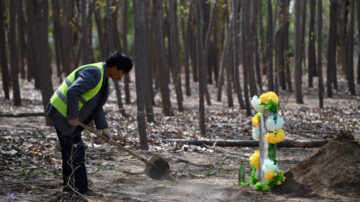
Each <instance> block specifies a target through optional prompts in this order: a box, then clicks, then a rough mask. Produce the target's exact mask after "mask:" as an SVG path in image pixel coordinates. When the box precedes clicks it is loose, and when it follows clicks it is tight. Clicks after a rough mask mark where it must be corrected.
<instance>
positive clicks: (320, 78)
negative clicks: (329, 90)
mask: <svg viewBox="0 0 360 202" xmlns="http://www.w3.org/2000/svg"><path fill="white" fill-rule="evenodd" d="M317 23H318V34H317V35H318V37H317V40H318V49H317V52H318V53H317V56H318V63H317V72H318V83H319V107H320V109H322V108H323V107H324V84H323V76H322V1H321V0H318V13H317Z"/></svg>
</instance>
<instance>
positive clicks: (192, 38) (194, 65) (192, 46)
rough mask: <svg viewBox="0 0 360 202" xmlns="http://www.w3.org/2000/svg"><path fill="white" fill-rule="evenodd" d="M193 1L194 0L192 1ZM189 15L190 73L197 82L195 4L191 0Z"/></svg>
mask: <svg viewBox="0 0 360 202" xmlns="http://www.w3.org/2000/svg"><path fill="white" fill-rule="evenodd" d="M194 2H195V1H194ZM189 15H191V19H192V21H191V26H190V27H191V29H190V32H191V35H190V36H189V37H190V41H191V42H190V47H189V48H190V55H191V63H192V64H191V66H192V73H193V80H194V82H198V69H197V68H198V64H197V63H198V61H197V58H196V57H197V55H196V30H195V28H194V27H195V25H196V4H195V3H193V2H192V1H191V3H190V14H189Z"/></svg>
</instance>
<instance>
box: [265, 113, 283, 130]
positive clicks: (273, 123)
mask: <svg viewBox="0 0 360 202" xmlns="http://www.w3.org/2000/svg"><path fill="white" fill-rule="evenodd" d="M283 126H284V119H283V118H282V117H280V116H276V115H270V116H269V118H268V119H267V120H266V128H267V129H268V131H277V130H280V129H282V127H283Z"/></svg>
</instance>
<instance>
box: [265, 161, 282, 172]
mask: <svg viewBox="0 0 360 202" xmlns="http://www.w3.org/2000/svg"><path fill="white" fill-rule="evenodd" d="M262 169H263V171H264V172H265V173H268V172H277V171H278V167H277V166H276V165H275V164H274V161H272V160H270V159H265V161H264V164H263V166H262Z"/></svg>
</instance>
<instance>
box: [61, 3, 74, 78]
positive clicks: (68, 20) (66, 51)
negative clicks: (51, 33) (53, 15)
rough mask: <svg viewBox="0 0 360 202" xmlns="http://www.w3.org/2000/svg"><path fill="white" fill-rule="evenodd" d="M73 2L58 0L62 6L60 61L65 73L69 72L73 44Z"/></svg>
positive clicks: (70, 69)
mask: <svg viewBox="0 0 360 202" xmlns="http://www.w3.org/2000/svg"><path fill="white" fill-rule="evenodd" d="M74 4H75V2H74V1H72V0H63V1H60V5H59V7H60V8H63V12H62V13H61V14H60V20H61V23H60V25H61V26H62V27H61V30H62V33H61V34H60V37H61V61H62V67H63V68H62V69H63V71H64V73H65V74H66V75H68V74H70V73H71V71H72V69H73V67H72V58H71V53H72V51H71V48H72V45H73V36H74V25H73V22H72V20H73V17H74V14H75V12H74V7H75V6H74Z"/></svg>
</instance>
